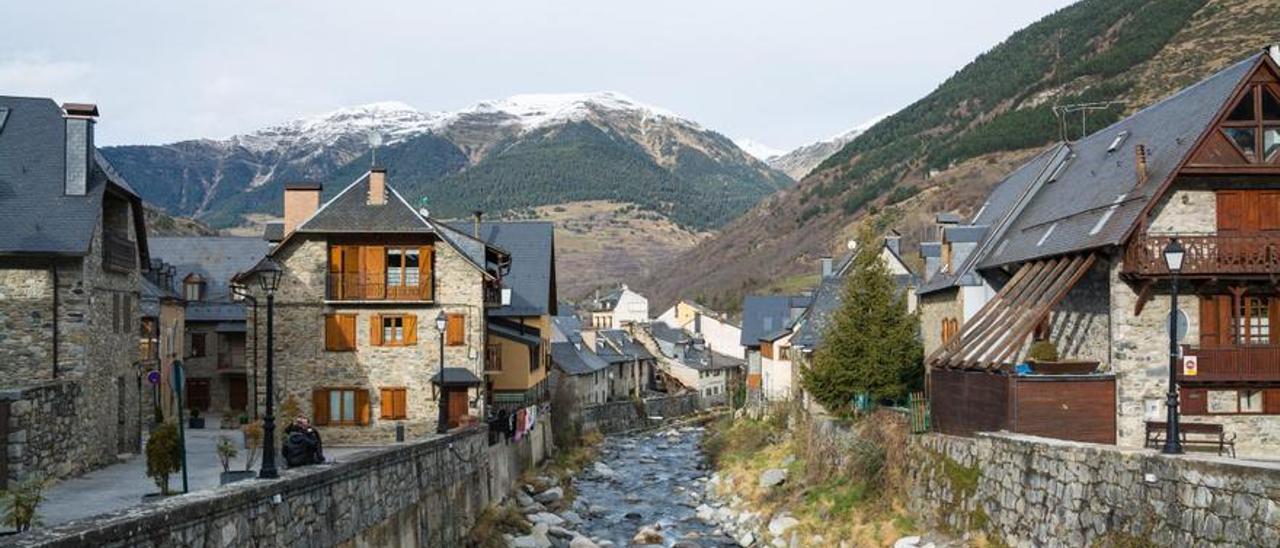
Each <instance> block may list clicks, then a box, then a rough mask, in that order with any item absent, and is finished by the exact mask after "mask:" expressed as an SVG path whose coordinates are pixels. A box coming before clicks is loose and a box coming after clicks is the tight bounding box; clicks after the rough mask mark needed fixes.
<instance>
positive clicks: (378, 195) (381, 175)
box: [369, 167, 387, 205]
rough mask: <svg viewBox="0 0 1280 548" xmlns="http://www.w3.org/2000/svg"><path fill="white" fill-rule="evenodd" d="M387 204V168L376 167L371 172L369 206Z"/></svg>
mask: <svg viewBox="0 0 1280 548" xmlns="http://www.w3.org/2000/svg"><path fill="white" fill-rule="evenodd" d="M386 203H387V168H385V167H375V168H372V169H370V170H369V205H383V204H386Z"/></svg>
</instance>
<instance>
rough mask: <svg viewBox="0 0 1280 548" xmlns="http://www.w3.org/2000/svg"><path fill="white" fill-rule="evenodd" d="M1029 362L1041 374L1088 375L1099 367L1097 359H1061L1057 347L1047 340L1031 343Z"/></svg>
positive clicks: (1028, 351)
mask: <svg viewBox="0 0 1280 548" xmlns="http://www.w3.org/2000/svg"><path fill="white" fill-rule="evenodd" d="M1027 363H1028V364H1030V365H1031V370H1032V371H1034V372H1035V373H1036V374H1039V375H1088V374H1090V373H1093V371H1094V370H1095V369H1097V368H1098V362H1096V361H1085V360H1063V359H1061V358H1060V357H1059V356H1058V349H1057V347H1055V346H1053V343H1052V342H1049V341H1047V340H1042V341H1036V342H1033V343H1031V348H1029V349H1028V350H1027Z"/></svg>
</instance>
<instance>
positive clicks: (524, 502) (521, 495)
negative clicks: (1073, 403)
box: [516, 491, 533, 507]
mask: <svg viewBox="0 0 1280 548" xmlns="http://www.w3.org/2000/svg"><path fill="white" fill-rule="evenodd" d="M516 504H518V505H520V506H521V507H524V506H532V505H533V497H531V496H529V494H528V493H525V492H524V491H516Z"/></svg>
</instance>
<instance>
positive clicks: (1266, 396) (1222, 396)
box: [1179, 388, 1280, 415]
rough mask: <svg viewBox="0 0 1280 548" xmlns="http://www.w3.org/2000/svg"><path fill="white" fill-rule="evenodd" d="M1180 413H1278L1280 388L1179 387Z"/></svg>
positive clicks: (1279, 413) (1279, 412) (1279, 408)
mask: <svg viewBox="0 0 1280 548" xmlns="http://www.w3.org/2000/svg"><path fill="white" fill-rule="evenodd" d="M1179 401H1180V405H1181V406H1182V414H1184V415H1236V414H1246V415H1247V414H1262V415H1280V388H1265V389H1255V388H1241V389H1214V390H1209V389H1205V388H1183V389H1182V396H1181V398H1180V400H1179Z"/></svg>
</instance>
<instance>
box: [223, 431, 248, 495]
mask: <svg viewBox="0 0 1280 548" xmlns="http://www.w3.org/2000/svg"><path fill="white" fill-rule="evenodd" d="M214 450H215V451H217V452H218V462H220V463H221V464H222V475H221V476H219V481H220V482H221V484H222V485H226V484H228V483H234V482H237V481H240V480H246V479H250V478H252V477H253V474H254V472H253V470H236V471H232V470H231V461H232V460H233V459H235V458H236V455H239V454H240V450H238V449H236V444H235V442H234V441H231V438H230V437H228V436H218V444H217V445H216V446H215V447H214Z"/></svg>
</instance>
